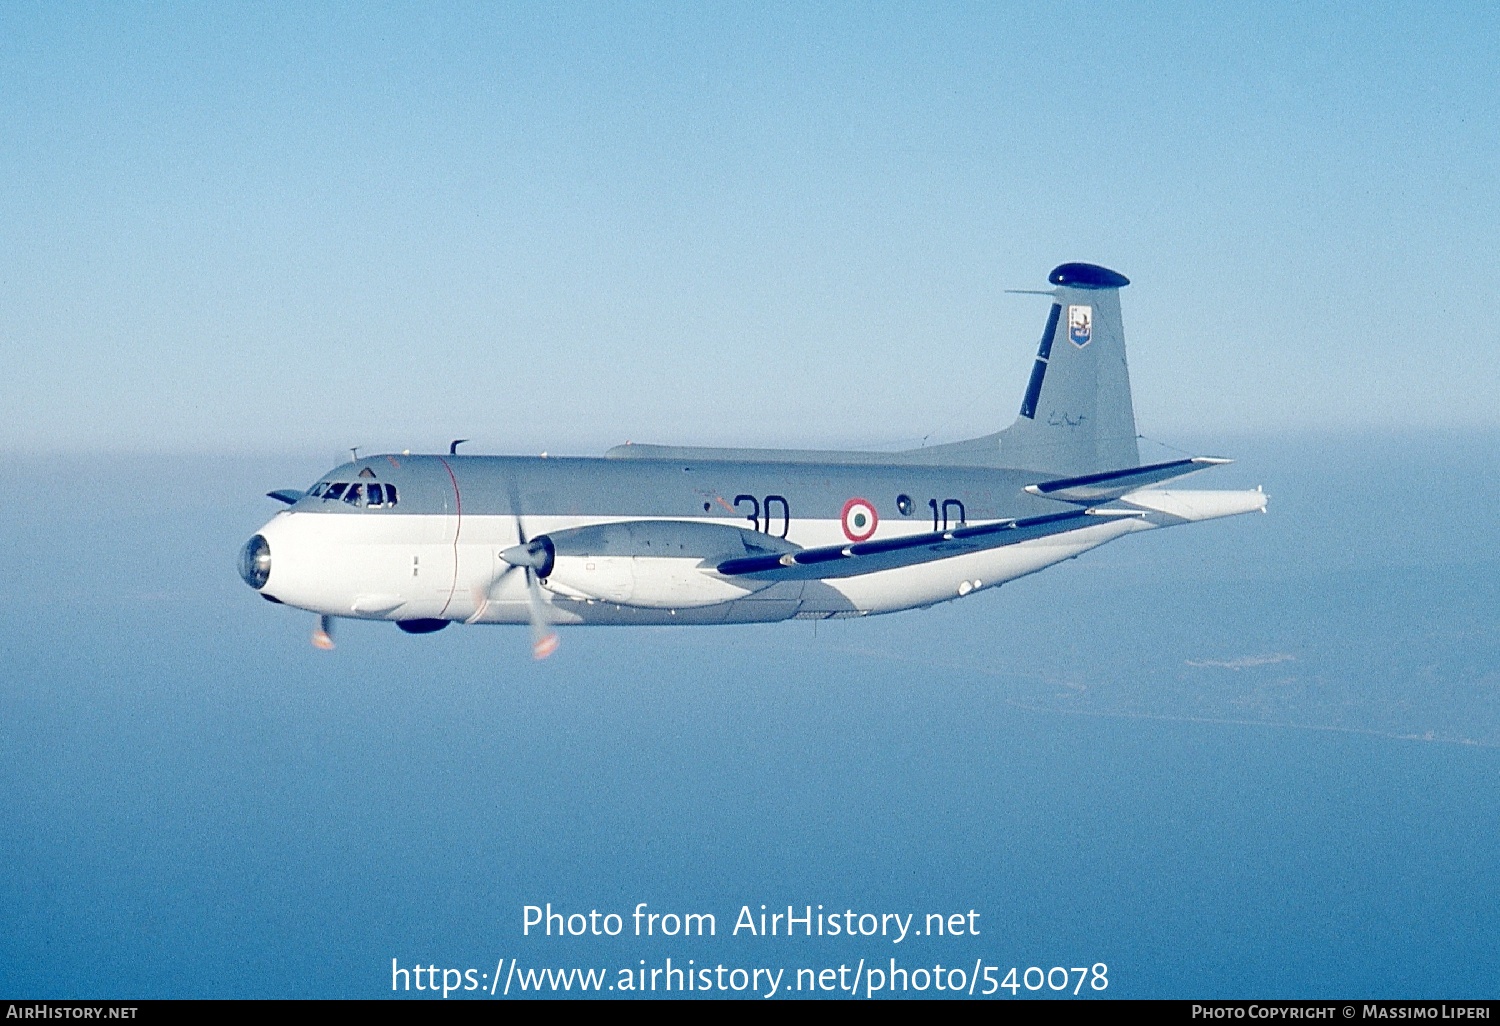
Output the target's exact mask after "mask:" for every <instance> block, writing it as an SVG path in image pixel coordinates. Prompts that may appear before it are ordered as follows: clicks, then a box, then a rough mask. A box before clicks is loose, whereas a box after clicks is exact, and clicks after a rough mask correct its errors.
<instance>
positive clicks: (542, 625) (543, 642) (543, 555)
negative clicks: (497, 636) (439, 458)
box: [465, 484, 558, 659]
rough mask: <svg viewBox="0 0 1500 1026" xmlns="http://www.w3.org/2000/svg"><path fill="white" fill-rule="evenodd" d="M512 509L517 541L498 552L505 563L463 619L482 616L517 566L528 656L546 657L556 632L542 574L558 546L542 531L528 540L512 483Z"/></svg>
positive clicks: (548, 569) (554, 645)
mask: <svg viewBox="0 0 1500 1026" xmlns="http://www.w3.org/2000/svg"><path fill="white" fill-rule="evenodd" d="M510 502H511V511H512V513H513V514H514V516H515V518H516V536H517V537H518V538H519V539H520V544H518V545H512V546H511V547H510V548H508V549H505V550H504V551H503V552H501V553H500V558H501V560H503V561H504V562H505V563H506V567H505V569H504V570H501V571H500V572H499V573H498V574H496V575H495V576H494V577H493V578H491V579H490V583H489V586H488V587H486V588H485V589H484V594H483V595H482V596H480V595H476V598H477V599H478V600H479V601H478V602H477V603H476V605H477V606H478V608H477V609H475V611H474V615H473V616H471V617H469V619H468V620H466V621H465V622H466V623H474V622H475V621H476V620H478V619H479V618H480V617H482V616H484V614H485V611H486V610H487V609H489V605H490V599H489V596H490V592H491V591H493V590H494V589H495V587H496V586H497V585H498V584H499V583H500V582H501V581H503V580H505V578H506V577H508V576H509V575H510V574H511V572H512V571H515V570H520V571H521V572H522V573H524V574H525V575H526V612H527V619H528V620H530V621H531V656H532V658H533V659H546V658H547V657H548V656H549V655H551V654H552V653H553V652H556V651H557V645H558V637H557V632H556V631H554V630H553V629H552V625H551V624H550V623H548V622H547V603H546V602H545V601H544V600H543V598H542V586H541V584H540V583H539V581H540V580H541V578H544V577H546V576H547V575H548V574H550V573H551V572H552V565H553V562H554V561H555V560H556V557H557V550H556V549H555V548H554V547H553V545H552V539H550V538H548V537H547V536H546V535H541V536H539V537H537V538H535V539H530V540H528V539H527V537H526V525H525V524H523V523H522V522H521V503H520V499H519V497H518V496H517V495H516V491H515V486H514V484H512V486H511V497H510Z"/></svg>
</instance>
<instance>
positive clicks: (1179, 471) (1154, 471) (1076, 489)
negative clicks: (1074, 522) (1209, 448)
mask: <svg viewBox="0 0 1500 1026" xmlns="http://www.w3.org/2000/svg"><path fill="white" fill-rule="evenodd" d="M1232 462H1234V461H1233V460H1224V459H1218V458H1216V457H1213V456H1194V457H1193V458H1192V459H1186V460H1172V461H1171V462H1170V463H1153V464H1151V465H1150V466H1146V467H1131V468H1130V469H1128V470H1107V471H1105V472H1104V473H1102V474H1085V475H1083V476H1082V477H1060V478H1057V479H1055V480H1052V481H1043V482H1041V483H1040V484H1034V485H1027V486H1026V490H1027V491H1028V492H1030V493H1031V494H1032V495H1040V496H1042V497H1043V498H1044V499H1060V500H1062V501H1063V502H1105V501H1108V500H1110V499H1118V498H1120V496H1122V495H1128V494H1130V493H1131V492H1133V491H1135V490H1136V489H1138V488H1145V487H1146V486H1147V485H1154V484H1160V483H1161V482H1163V481H1172V480H1175V479H1176V478H1179V477H1186V476H1187V475H1188V474H1196V473H1197V472H1198V471H1200V470H1206V469H1208V468H1209V467H1217V466H1220V465H1222V464H1225V463H1232Z"/></svg>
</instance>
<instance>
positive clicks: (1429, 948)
mask: <svg viewBox="0 0 1500 1026" xmlns="http://www.w3.org/2000/svg"><path fill="white" fill-rule="evenodd" d="M1173 442H1174V444H1175V445H1177V446H1179V447H1180V448H1182V449H1184V450H1188V451H1193V452H1198V453H1206V454H1212V455H1226V456H1232V457H1235V458H1236V459H1237V462H1236V463H1234V464H1232V465H1230V466H1228V467H1224V468H1220V469H1216V470H1214V471H1211V472H1207V473H1204V474H1203V475H1201V476H1200V477H1198V478H1197V479H1194V480H1191V481H1189V482H1184V485H1185V486H1189V487H1204V488H1211V487H1225V488H1229V487H1234V488H1238V487H1254V486H1256V485H1260V486H1263V487H1264V488H1265V490H1266V492H1267V493H1268V494H1269V496H1270V501H1269V508H1268V512H1267V513H1266V514H1265V515H1264V516H1262V515H1250V516H1242V517H1236V518H1232V519H1228V520H1224V521H1217V522H1212V523H1204V524H1196V525H1189V526H1184V527H1180V528H1173V529H1170V530H1163V531H1156V532H1151V533H1149V534H1146V535H1142V536H1138V537H1131V538H1126V539H1124V540H1121V541H1118V542H1115V543H1113V544H1111V545H1108V546H1105V547H1104V548H1102V549H1099V550H1097V551H1095V552H1092V553H1088V554H1085V555H1084V556H1082V557H1080V558H1079V559H1076V560H1073V561H1070V562H1068V563H1066V564H1064V565H1062V566H1058V567H1054V568H1051V569H1049V570H1047V571H1045V572H1042V573H1039V574H1036V575H1033V576H1031V577H1029V578H1025V579H1023V580H1020V581H1016V582H1013V583H1011V584H1007V585H1005V586H1003V587H1001V588H999V589H996V590H994V591H987V592H982V593H979V594H976V595H974V596H971V597H969V598H966V599H963V600H960V601H955V602H950V603H945V604H942V605H940V606H936V607H933V608H931V609H927V610H920V611H912V612H907V613H901V614H896V615H891V616H882V617H872V618H867V619H860V620H848V621H827V622H821V623H816V624H815V623H807V622H794V623H786V624H776V625H764V626H746V627H724V628H649V629H648V628H590V629H564V630H563V631H562V632H561V633H562V644H561V648H560V650H559V651H558V653H557V654H556V655H554V656H553V657H552V658H551V659H549V660H547V661H546V662H543V663H535V662H533V661H532V660H531V659H530V657H529V638H528V635H527V632H526V630H525V628H512V627H477V626H476V627H462V626H460V627H456V628H453V629H449V630H446V631H443V632H441V633H438V634H434V635H429V636H407V635H405V634H402V633H401V632H399V631H397V630H396V629H395V628H394V627H393V626H391V625H389V624H377V623H362V622H353V621H349V622H343V623H341V624H340V630H339V633H338V638H337V640H338V647H337V650H336V651H334V652H331V653H326V652H319V651H316V650H314V649H313V648H312V647H311V646H310V645H309V642H308V637H309V634H310V632H311V629H312V627H313V625H314V624H313V617H312V616H311V615H310V614H306V613H300V612H298V611H295V610H290V609H287V608H284V607H278V606H273V605H271V604H268V603H266V602H263V601H261V600H260V598H259V597H257V596H256V595H255V594H254V593H253V592H252V591H251V590H250V589H248V588H247V587H245V585H244V584H243V583H242V582H241V581H240V580H239V578H238V576H237V574H236V571H235V560H236V555H237V551H238V549H239V547H240V546H241V545H242V544H243V543H244V541H245V540H246V539H247V538H248V537H249V536H250V535H251V534H253V533H254V532H255V530H256V529H257V528H258V527H259V526H260V524H261V523H263V522H264V521H265V520H266V519H268V518H269V517H270V515H271V514H272V513H274V511H275V509H276V505H275V503H273V502H272V501H271V500H269V499H266V498H264V497H263V496H264V493H265V492H267V491H269V490H271V489H272V488H278V487H306V485H307V484H308V483H309V482H311V481H313V480H315V479H316V478H317V475H318V474H319V472H320V471H322V470H323V469H325V465H331V464H332V463H333V462H335V461H334V459H333V458H332V457H329V458H326V459H319V458H318V457H317V455H316V454H314V455H311V456H310V455H308V454H306V453H300V454H288V455H284V456H271V455H260V456H255V457H247V456H243V455H213V454H202V453H195V454H185V455H169V454H156V455H153V454H144V455H143V454H135V455H112V454H107V453H106V454H99V455H87V454H78V453H71V454H62V455H54V456H44V455H37V454H15V453H12V454H10V455H9V456H7V457H5V474H4V484H3V485H0V867H3V871H0V997H3V998H17V999H21V998H25V999H43V998H79V999H82V998H94V999H110V998H114V999H127V998H175V997H208V998H217V997H242V998H257V997H265V998H272V997H300V998H333V997H358V998H379V997H400V998H415V999H427V1000H450V1001H451V1000H502V999H517V998H525V997H533V996H539V995H540V996H549V997H550V996H573V997H580V996H603V997H638V996H647V997H671V998H677V997H682V998H692V999H699V998H703V997H741V998H746V999H759V1000H768V999H769V1000H778V999H784V998H787V997H829V998H840V999H845V1000H850V999H858V1000H864V999H867V998H884V997H897V998H901V997H927V998H933V997H970V996H984V997H988V998H991V999H993V1000H1002V1001H1004V1000H1014V999H1018V998H1019V999H1025V998H1039V997H1040V998H1053V999H1058V1000H1096V999H1100V998H1193V999H1215V998H1258V999H1272V998H1341V999H1351V998H1372V999H1373V998H1381V997H1386V998H1445V999H1464V998H1493V997H1495V996H1496V995H1497V992H1500V980H1497V975H1496V964H1497V955H1500V883H1497V881H1500V833H1497V828H1500V787H1497V782H1500V475H1497V473H1496V471H1497V458H1496V451H1497V444H1500V435H1496V434H1494V433H1476V432H1463V431H1453V432H1447V433H1439V432H1431V433H1426V434H1414V433H1405V434H1403V433H1399V432H1393V433H1389V434H1380V435H1375V434H1361V435H1355V434H1329V435H1295V436H1293V435H1246V436H1226V437H1214V436H1204V437H1196V438H1177V439H1173ZM1145 455H1146V456H1147V458H1152V457H1154V456H1156V455H1159V454H1157V453H1154V452H1149V451H1148V452H1147V453H1146V454H1145ZM1164 455H1170V453H1165V454H1164ZM652 916H655V917H656V918H655V919H652V918H651V917H652ZM762 916H764V917H765V918H762ZM903 923H905V926H904V927H903V925H902V924H903ZM834 924H837V925H836V926H835V925H834ZM611 931H613V932H611ZM898 934H899V936H898ZM673 970H675V975H674V974H673ZM777 970H779V971H780V974H779V975H778V976H776V977H775V980H776V983H775V986H774V990H773V987H772V979H773V973H775V972H776V971H777ZM414 971H415V975H413V972H414ZM877 972H878V977H879V978H878V982H879V986H878V987H876V983H877ZM403 973H404V974H405V975H403ZM1060 981H1061V985H1060V986H1059V982H1060ZM919 983H920V984H921V986H918V984H919ZM690 988H691V989H690Z"/></svg>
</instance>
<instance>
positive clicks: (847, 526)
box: [842, 499, 880, 542]
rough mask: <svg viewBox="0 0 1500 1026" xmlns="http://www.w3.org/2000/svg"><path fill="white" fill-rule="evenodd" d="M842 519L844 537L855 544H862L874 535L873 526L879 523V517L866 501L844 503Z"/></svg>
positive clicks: (855, 500) (851, 500) (856, 500)
mask: <svg viewBox="0 0 1500 1026" xmlns="http://www.w3.org/2000/svg"><path fill="white" fill-rule="evenodd" d="M842 519H843V522H844V537H845V538H848V539H849V540H850V541H857V542H862V541H864V540H865V539H867V538H869V537H870V535H872V534H874V533H875V525H876V524H878V523H880V517H879V515H878V514H877V513H876V512H875V507H874V505H873V504H871V502H870V501H869V500H868V499H850V500H849V501H848V502H846V503H844V514H843V517H842Z"/></svg>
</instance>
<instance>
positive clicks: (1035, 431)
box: [999, 264, 1140, 475]
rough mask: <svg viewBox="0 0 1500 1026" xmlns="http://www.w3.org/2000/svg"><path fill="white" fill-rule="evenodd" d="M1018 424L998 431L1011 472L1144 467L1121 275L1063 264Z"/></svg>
mask: <svg viewBox="0 0 1500 1026" xmlns="http://www.w3.org/2000/svg"><path fill="white" fill-rule="evenodd" d="M1048 281H1050V282H1052V284H1053V285H1055V286H1057V287H1056V288H1055V289H1053V290H1052V292H1051V295H1052V297H1053V299H1052V309H1051V310H1050V311H1048V314H1047V326H1046V328H1045V329H1044V331H1043V333H1042V342H1041V345H1040V346H1039V347H1038V349H1037V354H1036V362H1035V363H1034V364H1033V365H1032V369H1031V379H1030V381H1029V382H1028V383H1027V385H1026V394H1025V396H1024V397H1023V398H1022V400H1021V413H1020V416H1018V417H1017V418H1016V422H1015V423H1014V424H1012V425H1011V426H1010V427H1008V428H1006V429H1005V430H1004V431H1002V432H1000V437H999V442H1000V446H999V448H1000V454H999V455H1000V462H1001V463H1002V464H1003V465H1004V466H1007V467H1024V468H1026V469H1029V470H1046V471H1052V472H1056V473H1058V474H1066V475H1079V474H1090V473H1094V472H1097V471H1104V470H1122V469H1124V468H1126V467H1135V466H1139V465H1140V452H1139V450H1138V449H1137V447H1136V435H1135V408H1134V406H1133V404H1132V403H1131V399H1130V370H1129V368H1128V367H1127V366H1126V363H1125V330H1124V326H1123V324H1122V321H1121V319H1120V289H1121V288H1123V287H1124V286H1126V285H1129V284H1130V280H1129V279H1128V278H1126V277H1125V276H1124V275H1123V274H1117V273H1116V272H1114V271H1111V270H1109V269H1108V268H1104V267H1098V266H1096V265H1094V264H1063V265H1061V266H1060V267H1056V268H1054V269H1053V270H1052V273H1051V274H1050V275H1048Z"/></svg>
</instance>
